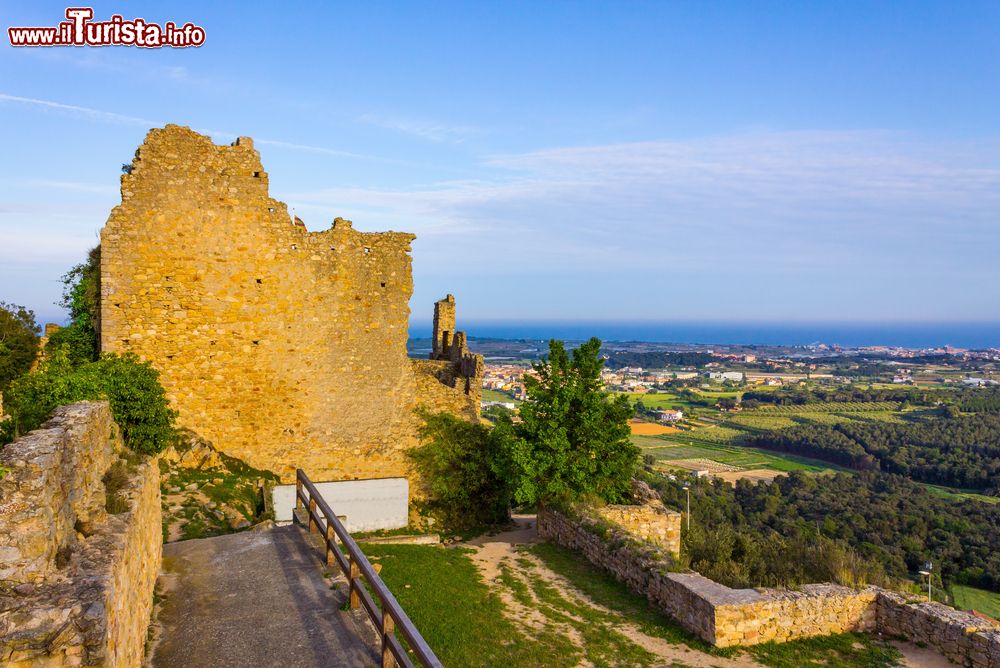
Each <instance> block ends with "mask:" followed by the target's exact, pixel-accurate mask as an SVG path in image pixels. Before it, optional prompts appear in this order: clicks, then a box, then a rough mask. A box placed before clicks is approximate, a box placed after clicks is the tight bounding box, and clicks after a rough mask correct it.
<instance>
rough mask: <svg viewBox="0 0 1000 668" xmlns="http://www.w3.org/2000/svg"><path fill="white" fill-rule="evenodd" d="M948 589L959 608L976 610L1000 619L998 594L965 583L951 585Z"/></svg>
mask: <svg viewBox="0 0 1000 668" xmlns="http://www.w3.org/2000/svg"><path fill="white" fill-rule="evenodd" d="M949 591H950V593H951V598H952V600H954V601H955V607H956V608H958V609H959V610H978V611H979V612H981V613H983V614H984V615H989V616H990V617H992V618H993V619H1000V594H998V593H996V592H992V591H986V590H985V589H976V588H975V587H967V586H965V585H952V586H951V588H950V589H949Z"/></svg>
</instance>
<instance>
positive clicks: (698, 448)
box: [632, 430, 838, 472]
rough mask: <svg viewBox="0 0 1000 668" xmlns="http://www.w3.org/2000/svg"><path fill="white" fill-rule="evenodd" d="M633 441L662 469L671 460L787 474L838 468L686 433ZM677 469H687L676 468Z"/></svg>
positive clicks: (666, 466)
mask: <svg viewBox="0 0 1000 668" xmlns="http://www.w3.org/2000/svg"><path fill="white" fill-rule="evenodd" d="M701 431H707V430H701ZM695 433H698V432H695ZM632 442H633V443H635V444H636V445H637V446H639V448H641V449H642V452H643V454H649V455H652V456H653V457H654V458H655V459H656V461H657V464H658V465H659V466H661V467H663V468H670V463H671V462H673V461H678V460H693V459H700V460H707V461H712V462H718V463H719V464H723V465H725V466H726V467H737V468H739V469H744V470H752V469H769V470H772V471H782V472H786V471H824V470H831V469H835V468H838V467H835V466H832V465H830V464H827V463H825V462H819V461H816V460H811V459H808V458H806V457H797V456H794V455H786V454H778V453H771V452H765V451H764V450H757V449H756V448H744V447H741V446H738V445H724V444H721V443H717V442H712V441H706V440H703V439H698V438H692V437H691V436H690V435H688V434H670V435H669V436H664V437H659V438H656V437H651V436H633V437H632ZM678 468H690V467H685V466H679V467H678Z"/></svg>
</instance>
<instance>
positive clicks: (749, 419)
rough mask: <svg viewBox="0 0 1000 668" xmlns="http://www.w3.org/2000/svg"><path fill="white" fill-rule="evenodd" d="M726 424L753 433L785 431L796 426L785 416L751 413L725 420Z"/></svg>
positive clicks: (793, 421) (792, 419)
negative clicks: (752, 431)
mask: <svg viewBox="0 0 1000 668" xmlns="http://www.w3.org/2000/svg"><path fill="white" fill-rule="evenodd" d="M727 423H728V424H730V425H736V426H738V427H744V428H746V429H751V430H754V431H760V430H763V431H773V430H777V429H787V428H788V427H794V426H795V425H796V424H798V423H797V422H796V421H795V419H794V418H792V417H789V416H786V415H757V414H752V413H747V414H742V413H741V414H739V415H734V416H733V417H731V418H729V419H728V420H727Z"/></svg>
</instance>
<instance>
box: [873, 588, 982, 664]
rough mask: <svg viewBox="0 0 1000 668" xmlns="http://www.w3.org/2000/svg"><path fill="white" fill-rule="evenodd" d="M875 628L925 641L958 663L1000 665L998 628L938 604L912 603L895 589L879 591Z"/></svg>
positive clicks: (965, 613) (914, 640) (886, 632)
mask: <svg viewBox="0 0 1000 668" xmlns="http://www.w3.org/2000/svg"><path fill="white" fill-rule="evenodd" d="M878 630H879V631H881V632H882V633H885V634H888V635H893V636H901V637H903V638H906V639H907V640H911V641H913V642H922V643H926V644H927V645H929V646H930V647H933V648H934V649H936V650H937V651H938V652H940V653H941V654H943V655H944V656H945V657H947V658H948V660H950V661H953V662H954V663H957V664H958V665H960V666H972V668H1000V629H998V628H996V626H994V625H993V624H992V623H990V622H988V621H987V620H985V619H981V618H979V617H976V616H975V615H972V614H970V613H967V612H961V611H959V610H955V609H953V608H949V607H948V606H946V605H942V604H940V603H936V602H930V603H929V602H927V601H922V602H913V601H911V600H909V599H907V598H906V597H904V596H901V595H900V594H897V593H895V592H889V591H881V592H880V593H879V597H878Z"/></svg>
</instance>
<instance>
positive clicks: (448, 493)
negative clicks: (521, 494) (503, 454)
mask: <svg viewBox="0 0 1000 668" xmlns="http://www.w3.org/2000/svg"><path fill="white" fill-rule="evenodd" d="M421 417H422V419H423V420H424V424H423V427H422V428H421V436H422V437H423V439H424V441H425V442H426V445H424V446H422V447H420V448H417V449H415V450H412V451H411V452H410V455H409V456H410V457H411V459H412V460H413V462H414V464H415V465H416V468H417V471H418V472H419V473H420V476H421V483H422V484H423V486H424V488H425V491H426V492H427V496H428V498H427V501H426V503H425V508H426V510H427V511H428V512H429V513H430V514H431V515H432V516H434V517H435V518H437V519H438V520H439V521H441V522H442V524H444V527H445V529H446V530H454V531H461V530H463V529H470V528H473V527H477V526H486V525H495V524H500V523H502V522H505V521H507V520H508V519H510V500H511V491H510V484H509V482H508V481H507V480H506V479H505V478H504V477H503V476H502V475H501V474H500V472H499V471H498V462H499V461H500V445H499V443H498V441H497V439H496V438H494V436H493V432H492V431H491V430H490V429H489V428H488V427H486V426H484V425H482V424H477V423H474V422H469V421H467V420H463V419H461V418H458V417H455V416H454V415H452V414H450V413H431V412H423V413H421Z"/></svg>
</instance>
